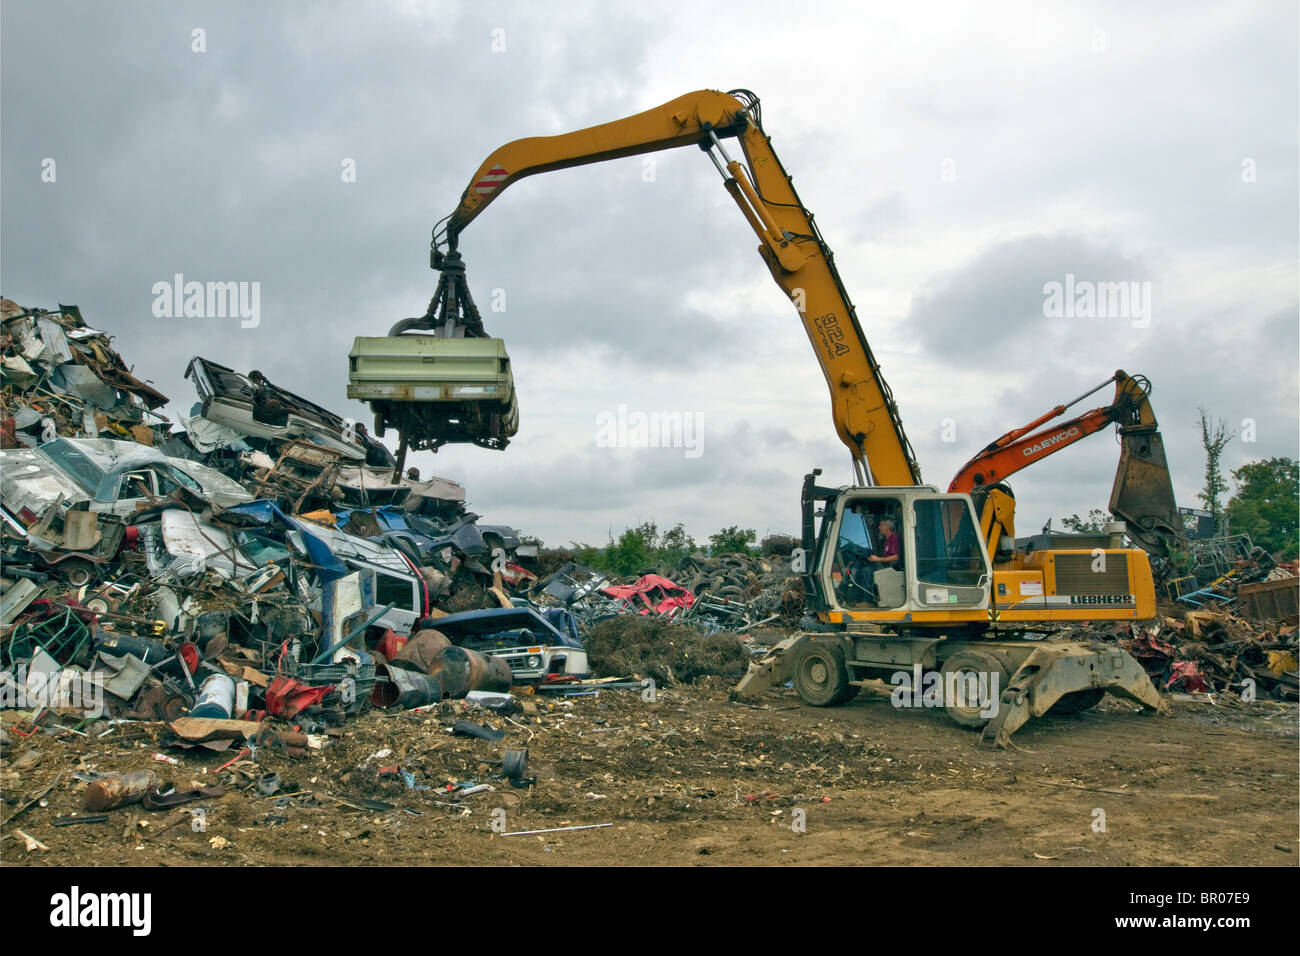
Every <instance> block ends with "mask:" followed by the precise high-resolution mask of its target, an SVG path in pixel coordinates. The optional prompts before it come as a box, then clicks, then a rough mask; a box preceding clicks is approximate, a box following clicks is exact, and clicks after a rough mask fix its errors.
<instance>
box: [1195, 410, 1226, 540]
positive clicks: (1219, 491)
mask: <svg viewBox="0 0 1300 956" xmlns="http://www.w3.org/2000/svg"><path fill="white" fill-rule="evenodd" d="M1200 411H1201V447H1202V448H1204V449H1205V488H1204V489H1203V490H1202V491H1200V492H1199V493H1198V494H1197V495H1196V497H1198V498H1200V499H1201V501H1202V503H1204V505H1205V510H1206V511H1208V512H1209V513H1210V515H1211V516H1212V517H1213V518H1214V530H1215V532H1216V533H1222V530H1223V506H1222V505H1221V504H1220V503H1219V499H1220V498H1222V497H1223V495H1224V493H1225V492H1226V491H1227V490H1228V480H1227V479H1226V478H1224V477H1223V469H1222V468H1221V467H1220V465H1219V462H1220V460H1221V459H1222V458H1223V449H1224V447H1225V446H1226V445H1227V444H1228V442H1230V441H1232V432H1230V431H1228V430H1227V428H1226V427H1225V426H1224V424H1223V419H1222V418H1220V419H1219V420H1218V421H1215V422H1212V421H1210V419H1209V418H1208V417H1206V414H1205V409H1203V408H1202V409H1201V410H1200Z"/></svg>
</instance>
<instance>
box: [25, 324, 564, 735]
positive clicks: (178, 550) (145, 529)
mask: <svg viewBox="0 0 1300 956" xmlns="http://www.w3.org/2000/svg"><path fill="white" fill-rule="evenodd" d="M3 320H4V321H3V339H2V340H0V345H3V356H2V357H3V390H2V391H0V402H2V405H0V428H2V430H3V442H2V444H3V446H4V447H3V449H2V450H0V532H2V536H0V562H2V565H3V566H2V568H0V681H3V687H4V693H5V696H4V707H5V708H6V722H7V723H8V724H10V725H13V724H14V721H15V720H16V721H18V724H17V726H19V727H22V726H27V727H29V732H34V730H31V729H30V728H41V729H42V730H45V731H49V730H50V729H51V728H56V727H57V728H63V729H64V731H66V732H74V733H85V732H86V731H85V730H84V727H85V726H89V725H91V724H94V726H95V727H96V728H97V730H96V732H97V733H99V732H102V731H103V730H105V729H107V730H108V731H110V732H112V731H113V730H114V728H117V729H118V730H120V728H121V726H124V724H122V722H123V721H131V720H146V721H158V720H168V721H175V720H177V719H192V718H204V719H209V720H211V719H215V720H217V721H218V722H220V721H223V720H229V719H234V718H240V717H243V718H247V719H249V720H251V721H253V722H254V724H253V726H256V722H257V721H258V720H260V719H262V718H264V717H267V716H270V717H274V718H282V719H284V720H292V721H293V722H294V723H295V724H297V725H299V726H300V727H301V726H303V725H306V726H309V727H314V728H316V729H323V728H327V727H332V726H337V725H338V724H340V723H341V722H343V721H344V720H346V719H348V718H351V717H354V716H357V715H359V714H361V713H363V712H365V711H366V710H368V709H370V708H371V707H372V706H373V707H409V706H412V705H413V704H415V703H429V702H431V701H438V700H441V699H443V698H465V697H467V696H469V695H471V694H473V693H476V692H480V691H482V692H497V691H508V690H509V689H510V688H511V686H512V685H516V684H519V685H524V684H528V683H529V682H537V681H541V680H543V679H550V680H554V679H558V678H569V677H573V676H581V675H583V674H585V672H586V661H585V654H584V652H583V651H582V645H581V640H580V638H579V636H578V630H577V627H576V623H575V622H573V621H572V619H571V618H568V617H567V616H566V615H564V614H563V612H558V611H557V612H555V613H551V612H546V613H541V611H534V610H532V609H531V605H529V603H528V602H527V601H526V600H525V599H524V598H522V597H519V596H517V594H516V591H517V589H522V588H524V587H526V586H528V585H529V584H531V583H533V582H534V581H535V575H534V574H533V573H532V572H531V571H529V570H528V568H527V567H526V566H525V565H526V564H527V563H528V562H529V561H530V560H531V559H532V558H533V557H534V556H535V554H536V547H535V546H533V545H530V544H526V543H524V541H523V540H522V539H521V538H520V536H519V534H518V533H517V532H516V531H515V530H514V529H513V528H510V527H508V526H504V525H487V524H480V523H479V518H478V515H476V514H474V513H472V512H470V511H467V510H466V508H465V490H464V488H462V487H461V486H460V485H458V484H456V483H454V482H451V481H447V480H445V479H441V478H432V479H429V480H421V479H420V477H419V475H418V472H416V471H415V470H414V469H412V470H411V471H409V472H407V474H406V475H404V476H394V475H393V466H394V459H393V456H392V454H391V453H390V452H389V451H388V450H387V449H386V448H385V447H384V446H383V445H381V444H380V443H378V442H377V441H375V440H374V439H372V438H370V437H369V436H368V435H366V433H365V430H364V428H361V427H354V426H352V425H351V424H350V423H349V422H347V421H345V420H344V419H343V418H341V417H339V416H338V415H335V414H334V413H332V412H330V411H328V410H327V409H324V408H321V407H319V406H317V405H314V404H313V403H311V402H309V401H307V400H306V399H303V398H301V397H299V396H297V395H294V394H293V393H291V392H288V391H286V390H284V389H282V388H279V387H277V386H276V385H274V384H273V383H272V382H271V381H269V379H268V378H267V377H266V376H265V375H263V374H261V373H259V372H257V371H253V372H249V373H248V374H241V373H238V372H235V371H233V370H232V369H229V368H227V367H225V366H222V365H218V364H216V363H215V362H211V361H208V360H206V359H203V358H195V359H194V360H193V361H192V362H191V363H190V365H189V367H188V369H187V372H186V374H187V377H188V378H190V379H191V380H192V381H193V382H194V385H195V388H196V391H197V393H198V400H197V401H196V402H195V404H194V407H193V409H192V411H191V414H190V415H189V416H188V417H185V416H183V417H182V418H181V425H182V426H183V427H179V428H178V427H173V426H172V424H171V423H170V422H169V421H168V420H167V419H166V418H165V417H163V416H161V415H159V414H157V412H156V411H155V409H157V408H160V407H162V405H164V404H165V403H166V402H167V398H166V396H163V395H162V394H161V393H159V392H157V391H156V390H154V389H152V388H151V387H150V386H148V385H147V384H146V383H144V382H142V381H140V380H138V379H136V378H134V377H133V376H132V375H131V373H130V372H129V371H128V369H127V366H126V364H125V362H124V361H123V360H122V359H121V357H120V356H119V355H118V354H117V353H116V352H113V351H112V350H111V349H109V347H108V342H109V338H108V336H106V335H105V334H104V333H102V332H99V331H97V330H94V329H91V328H89V327H88V326H86V325H85V323H84V321H83V320H82V317H81V314H80V311H79V310H78V309H77V308H76V307H75V306H60V307H59V311H57V312H45V311H42V310H34V309H24V308H22V307H20V306H18V305H16V304H14V303H12V302H10V301H8V300H4V303H3ZM516 601H518V602H519V603H520V604H522V605H524V607H522V608H516V607H515V602H516ZM457 612H460V613H457ZM498 612H499V613H498ZM434 618H442V619H445V620H446V622H447V625H446V627H445V628H444V629H443V630H434V629H433V628H431V627H430V626H429V624H430V623H431V622H432V620H433V619H434ZM466 618H468V619H469V620H468V621H467V620H466ZM515 647H522V648H524V649H525V650H529V649H530V648H531V650H532V652H531V653H524V654H523V655H522V656H521V657H518V659H516V655H512V654H511V653H510V651H511V649H512V648H515ZM512 667H513V668H514V670H512ZM74 691H75V693H74ZM90 697H93V698H95V699H96V700H95V703H96V706H95V707H94V708H93V709H94V711H95V713H94V715H93V717H92V716H87V713H88V708H87V707H83V706H81V705H83V704H87V703H89V702H90V701H89V698H90ZM74 698H75V699H74ZM74 715H80V716H77V718H76V720H75V721H73V720H72V717H73V716H74ZM105 722H107V723H105ZM204 726H206V725H204ZM10 729H12V727H10ZM200 729H201V733H200V736H203V735H204V734H206V733H207V732H208V731H207V730H202V728H200ZM208 729H209V730H210V729H211V728H208ZM235 736H238V735H237V734H236V735H235ZM222 739H227V740H229V739H233V738H232V737H231V735H230V734H229V733H226V734H224V735H223V737H222Z"/></svg>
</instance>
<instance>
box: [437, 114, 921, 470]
mask: <svg viewBox="0 0 1300 956" xmlns="http://www.w3.org/2000/svg"><path fill="white" fill-rule="evenodd" d="M726 139H736V140H738V141H739V143H740V149H741V152H742V154H743V157H744V162H743V163H742V162H739V161H738V160H736V159H733V158H732V157H730V156H729V155H728V154H727V152H726V148H725V147H724V146H723V140H726ZM680 146H698V147H700V148H701V149H703V150H704V151H705V152H706V153H707V154H708V155H709V157H710V158H711V159H712V160H713V163H714V165H715V166H716V168H717V169H718V172H719V173H720V174H721V176H722V179H723V185H724V187H725V188H726V190H727V192H728V193H729V194H730V195H731V197H732V199H734V200H735V202H736V204H737V206H739V207H740V210H741V213H742V214H743V215H744V216H745V220H746V221H747V222H748V223H749V225H750V227H751V228H752V229H753V230H754V233H755V235H756V236H757V237H758V239H759V247H758V251H759V254H760V255H761V256H762V257H763V261H764V262H765V263H766V264H767V267H768V269H769V270H770V271H771V273H772V277H773V278H774V279H775V280H776V282H777V284H778V285H779V286H780V287H781V289H782V290H783V291H784V292H785V294H786V295H787V296H788V297H789V298H790V300H791V301H792V302H793V303H794V305H795V308H796V309H797V310H798V311H799V316H800V319H801V321H802V322H803V325H804V329H805V331H806V332H807V334H808V338H809V341H810V342H811V343H812V346H813V351H814V352H815V353H816V355H817V361H818V362H819V363H820V365H821V368H822V372H823V374H824V375H825V376H826V381H827V384H828V386H829V388H830V394H831V407H832V416H833V418H834V421H835V431H836V434H838V435H839V437H840V440H841V441H842V442H844V444H845V445H846V446H847V447H848V449H849V451H850V452H851V454H852V456H853V460H854V464H855V467H856V468H857V469H858V471H857V473H858V477H859V483H861V484H876V485H881V484H889V485H900V484H920V482H921V469H920V466H919V465H918V464H917V462H916V456H915V454H914V453H913V451H912V446H911V443H910V442H909V441H908V439H907V435H906V433H905V432H904V430H903V423H902V419H901V418H900V416H899V413H898V406H897V405H896V403H895V402H894V397H893V394H892V393H891V392H890V389H889V386H888V384H887V383H886V382H885V380H884V378H883V377H882V376H881V374H880V365H879V363H878V362H877V361H876V357H875V355H874V354H872V351H871V347H870V346H869V345H868V344H867V340H866V336H865V335H864V334H863V332H862V328H861V326H860V325H859V323H858V317H857V312H856V310H855V309H854V307H853V304H852V302H851V301H850V299H849V296H848V291H847V290H846V289H845V287H844V283H843V281H842V280H841V279H840V275H839V270H837V269H836V267H835V261H834V256H833V254H832V252H831V250H830V248H829V247H828V246H827V245H826V243H825V241H824V240H823V239H822V237H821V234H820V233H819V232H818V230H817V227H816V226H815V225H814V223H813V214H812V213H811V212H809V211H808V209H807V208H806V207H805V206H804V205H803V203H802V202H801V201H800V199H799V196H798V194H797V193H796V192H795V189H794V184H793V183H792V182H791V179H790V176H789V174H788V173H787V172H786V171H785V167H784V166H782V165H781V161H780V160H779V159H778V158H777V156H776V153H775V152H773V150H772V144H771V140H770V139H769V138H768V136H767V135H766V134H765V133H764V132H763V128H762V125H761V119H760V111H759V101H758V98H757V97H756V96H754V94H752V93H749V92H748V91H745V90H735V91H732V92H730V93H721V92H718V91H716V90H700V91H697V92H695V93H688V94H686V95H685V96H679V97H678V98H677V99H675V100H671V101H669V102H668V103H665V104H663V105H662V106H658V107H655V108H654V109H651V110H646V111H645V112H644V113H638V114H636V115H635V116H629V117H626V118H625V119H620V120H615V121H614V122H611V123H603V124H601V125H599V126H592V127H589V128H587V129H581V130H577V131H575V132H572V133H562V134H560V135H558V136H534V137H529V138H526V139H518V140H515V141H514V142H511V143H507V144H505V145H504V146H502V147H501V148H500V149H497V150H496V151H495V152H493V153H492V155H491V156H489V157H488V158H487V159H485V160H484V161H483V162H482V164H480V166H479V168H478V170H477V171H476V172H475V173H474V176H473V178H472V179H471V180H470V184H469V186H468V187H467V188H466V189H465V192H464V193H463V194H462V196H461V199H460V204H459V205H458V206H457V207H456V209H455V210H454V211H453V212H452V213H451V215H449V216H448V217H447V218H446V219H444V220H442V221H441V222H440V223H439V224H438V226H437V227H436V228H435V230H434V237H433V248H432V252H431V262H432V264H433V266H434V268H440V267H441V266H442V264H443V263H445V262H447V261H448V257H450V256H454V255H457V254H458V247H459V239H460V235H461V233H462V232H463V231H464V230H465V227H466V226H468V225H469V224H470V223H471V222H473V220H474V219H475V217H477V216H478V215H479V214H480V213H482V211H483V210H484V209H485V208H486V207H487V206H488V204H489V203H491V202H492V201H493V200H495V199H496V198H497V197H498V196H499V195H500V194H501V193H502V192H503V191H504V190H505V189H506V188H507V187H508V186H509V185H510V184H511V183H513V182H516V181H517V180H520V179H523V178H524V177H526V176H532V175H535V174H537V173H543V172H548V171H550V170H554V169H564V168H566V167H570V166H581V165H586V164H589V163H599V162H603V161H605V160H609V159H616V158H619V157H623V156H634V155H640V154H643V153H650V152H656V151H658V150H664V149H673V148H676V147H680Z"/></svg>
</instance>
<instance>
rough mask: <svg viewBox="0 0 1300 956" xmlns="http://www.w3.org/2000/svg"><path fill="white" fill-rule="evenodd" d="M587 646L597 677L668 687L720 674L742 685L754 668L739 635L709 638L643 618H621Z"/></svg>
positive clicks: (595, 631) (602, 626)
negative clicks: (632, 679) (634, 679)
mask: <svg viewBox="0 0 1300 956" xmlns="http://www.w3.org/2000/svg"><path fill="white" fill-rule="evenodd" d="M583 643H584V644H585V645H586V648H587V663H588V665H589V666H590V668H591V672H592V673H593V674H595V675H597V676H598V677H632V676H635V677H639V678H644V677H649V678H652V679H653V680H654V681H655V683H657V684H660V685H663V686H668V685H669V684H672V683H675V682H681V683H685V684H691V683H694V682H695V681H697V680H699V679H700V678H703V677H711V676H715V675H716V676H719V677H724V678H727V679H728V680H739V679H740V677H741V676H743V675H744V673H745V670H746V668H747V666H748V664H749V652H748V651H746V650H745V645H744V644H742V643H741V642H740V639H739V638H737V637H735V636H734V635H731V634H714V635H712V636H710V637H705V636H703V635H702V634H700V633H699V632H698V631H695V630H693V629H691V628H688V627H681V626H679V625H676V624H672V623H670V622H668V621H665V620H663V619H661V618H657V617H649V616H645V615H640V614H621V615H619V616H618V617H614V618H610V619H608V620H604V621H601V622H600V623H598V624H595V625H593V626H592V627H591V629H590V630H589V631H588V632H587V637H586V639H585V640H584V642H583Z"/></svg>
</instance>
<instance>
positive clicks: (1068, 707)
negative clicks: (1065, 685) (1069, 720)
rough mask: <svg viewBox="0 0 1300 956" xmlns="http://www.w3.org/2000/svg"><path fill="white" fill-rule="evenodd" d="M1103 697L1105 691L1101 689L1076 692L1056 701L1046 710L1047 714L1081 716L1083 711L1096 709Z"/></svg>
mask: <svg viewBox="0 0 1300 956" xmlns="http://www.w3.org/2000/svg"><path fill="white" fill-rule="evenodd" d="M1105 696H1106V691H1105V689H1104V688H1101V687H1091V688H1089V689H1088V690H1076V691H1075V692H1074V693H1073V694H1066V695H1065V696H1064V697H1062V698H1061V699H1060V700H1058V701H1057V702H1056V703H1055V704H1053V705H1052V706H1051V707H1049V708H1048V709H1047V712H1048V713H1049V714H1081V713H1083V712H1084V711H1085V710H1091V709H1092V708H1094V707H1096V706H1097V705H1098V704H1100V703H1101V699H1102V698H1103V697H1105Z"/></svg>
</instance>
